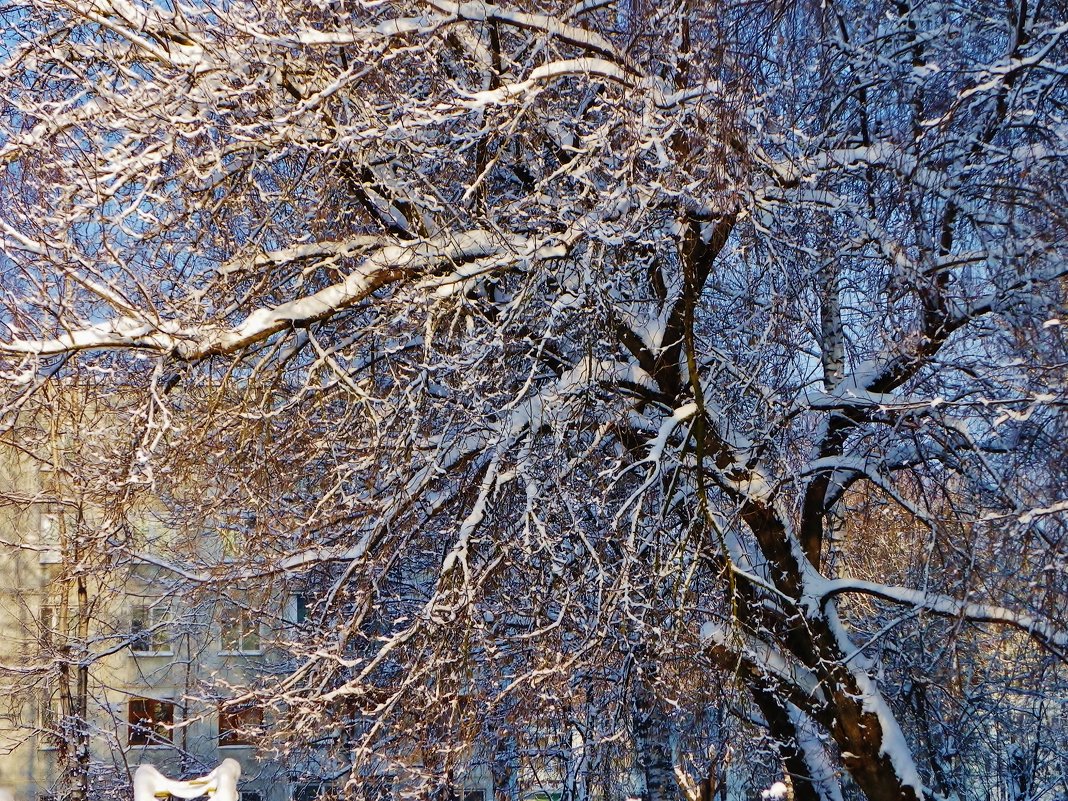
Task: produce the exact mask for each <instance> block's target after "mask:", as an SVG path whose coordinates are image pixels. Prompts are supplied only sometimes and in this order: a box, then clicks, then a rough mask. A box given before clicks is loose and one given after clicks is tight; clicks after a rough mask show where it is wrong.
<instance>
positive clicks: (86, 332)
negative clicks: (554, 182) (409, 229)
mask: <svg viewBox="0 0 1068 801" xmlns="http://www.w3.org/2000/svg"><path fill="white" fill-rule="evenodd" d="M361 240H362V238H361ZM505 254H511V255H514V256H515V257H516V258H517V259H536V258H554V257H555V258H559V257H561V256H563V255H565V254H566V248H563V247H561V246H559V245H549V246H546V245H543V244H540V243H537V242H535V241H533V240H530V239H527V238H525V237H520V236H516V237H503V236H501V235H499V234H496V233H492V232H490V231H485V230H474V231H465V232H461V233H456V234H443V235H441V236H438V237H433V238H430V239H425V240H421V241H418V242H413V243H404V244H390V245H386V246H384V247H382V248H380V249H378V250H377V251H375V252H374V253H372V254H371V255H370V256H368V257H367V258H365V259H364V260H363V261H362V262H361V263H360V264H359V266H358V267H356V269H354V270H353V271H352V272H350V273H349V274H348V275H347V276H346V277H345V278H344V280H342V281H340V282H338V283H336V284H332V285H331V286H328V287H326V288H324V289H321V290H319V291H318V292H315V293H313V294H311V295H306V296H303V297H299V298H296V299H294V300H291V301H287V302H285V303H279V304H277V305H275V306H269V307H264V308H260V309H257V310H256V311H254V312H252V313H251V314H249V315H248V316H247V317H246V318H245V319H244V320H243V321H242V322H241V323H239V324H238V325H236V326H234V327H224V326H220V325H215V324H205V325H194V326H184V325H182V324H181V323H180V322H179V321H176V320H160V321H158V322H157V321H145V320H143V319H132V318H131V317H128V316H121V317H117V318H114V319H111V320H107V321H104V322H101V323H97V324H94V325H90V326H86V327H85V328H81V329H77V330H73V331H69V332H67V333H65V334H62V335H60V336H58V337H54V338H52V339H40V340H26V339H18V338H15V339H12V340H11V341H10V342H4V341H0V353H8V354H16V355H18V354H23V355H31V356H54V355H58V354H61V353H69V352H72V351H81V350H101V349H110V348H140V349H145V350H153V351H159V352H165V353H171V354H173V355H175V356H177V357H178V358H180V359H185V360H195V359H199V358H202V357H204V356H209V355H213V354H225V353H234V352H236V351H238V350H241V349H242V348H245V347H248V346H249V345H253V344H255V343H257V342H260V341H262V340H264V339H266V338H268V337H270V336H271V335H273V334H275V333H278V332H279V331H282V330H284V329H286V328H290V327H293V326H303V325H307V324H309V323H312V322H315V321H317V320H322V319H325V318H327V317H330V316H331V315H333V314H336V313H337V312H339V311H342V310H343V309H345V308H348V307H349V306H352V305H353V304H354V303H357V302H359V301H361V300H363V299H364V298H366V297H367V296H369V295H370V294H371V293H372V292H374V291H375V290H377V289H379V288H381V287H383V286H385V285H386V284H389V283H392V282H394V281H398V280H401V279H403V278H406V277H409V276H413V275H418V274H420V273H422V272H424V271H426V270H428V269H435V268H438V267H440V266H442V265H453V264H458V263H464V262H467V261H470V260H471V259H477V258H481V257H486V256H490V255H505ZM322 255H326V256H327V257H329V258H337V256H338V255H340V254H339V252H338V248H337V247H330V248H325V249H324V248H323V247H322V246H318V249H317V246H315V245H308V246H305V247H299V248H291V249H288V251H279V252H278V253H276V254H274V255H273V256H272V255H268V256H267V259H268V260H270V261H272V262H276V263H277V260H278V259H286V258H289V259H293V260H296V259H301V258H308V257H315V256H322Z"/></svg>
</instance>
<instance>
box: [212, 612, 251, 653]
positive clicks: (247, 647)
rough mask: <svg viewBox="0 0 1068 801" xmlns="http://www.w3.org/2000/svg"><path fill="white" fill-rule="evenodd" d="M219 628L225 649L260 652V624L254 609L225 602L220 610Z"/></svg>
mask: <svg viewBox="0 0 1068 801" xmlns="http://www.w3.org/2000/svg"><path fill="white" fill-rule="evenodd" d="M219 629H220V634H221V638H222V650H223V651H231V652H251V653H257V652H259V650H260V626H259V621H258V619H257V618H256V613H255V612H254V611H253V610H251V609H244V608H242V607H240V606H238V605H237V604H235V603H230V602H226V603H224V604H223V605H222V607H221V610H220V612H219Z"/></svg>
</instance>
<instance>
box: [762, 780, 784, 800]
mask: <svg viewBox="0 0 1068 801" xmlns="http://www.w3.org/2000/svg"><path fill="white" fill-rule="evenodd" d="M788 794H789V790H787V789H786V785H785V784H783V783H782V782H775V784H773V785H771V787H769V788H768V789H767V790H762V791H761V793H760V797H761V798H762V799H763V801H784V799H785V798H786V797H787V795H788Z"/></svg>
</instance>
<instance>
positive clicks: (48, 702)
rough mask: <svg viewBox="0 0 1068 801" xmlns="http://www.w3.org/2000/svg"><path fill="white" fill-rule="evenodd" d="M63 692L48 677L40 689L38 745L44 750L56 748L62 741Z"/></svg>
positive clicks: (52, 679) (53, 680)
mask: <svg viewBox="0 0 1068 801" xmlns="http://www.w3.org/2000/svg"><path fill="white" fill-rule="evenodd" d="M63 717H64V715H63V694H62V693H61V692H60V690H59V685H58V683H57V682H56V681H55V679H54V678H49V679H48V680H47V681H46V682H45V686H44V687H43V688H42V689H41V696H40V707H39V709H38V723H39V724H40V738H39V740H38V746H39V747H40V748H43V749H45V750H51V749H53V748H58V747H59V746H60V743H62V742H63Z"/></svg>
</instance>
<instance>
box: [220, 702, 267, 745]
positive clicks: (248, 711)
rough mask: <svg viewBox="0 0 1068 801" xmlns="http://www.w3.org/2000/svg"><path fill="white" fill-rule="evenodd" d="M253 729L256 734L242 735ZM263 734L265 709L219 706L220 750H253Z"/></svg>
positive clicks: (259, 707)
mask: <svg viewBox="0 0 1068 801" xmlns="http://www.w3.org/2000/svg"><path fill="white" fill-rule="evenodd" d="M248 729H253V730H255V733H250V734H242V733H241V732H242V730H248ZM262 732H263V707H261V706H239V707H229V708H227V707H226V706H224V705H222V704H220V705H219V736H218V742H219V748H251V747H255V745H256V743H255V740H256V739H258V737H259V735H260V734H261V733H262Z"/></svg>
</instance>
